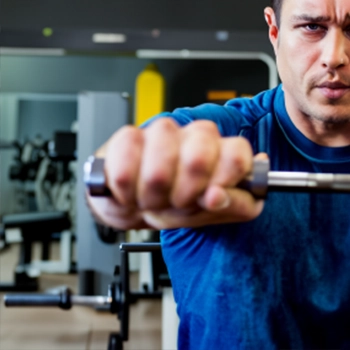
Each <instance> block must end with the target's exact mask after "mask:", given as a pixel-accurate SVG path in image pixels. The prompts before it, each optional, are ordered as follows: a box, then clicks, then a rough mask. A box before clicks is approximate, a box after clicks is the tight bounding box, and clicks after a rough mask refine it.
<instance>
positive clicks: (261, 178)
mask: <svg viewBox="0 0 350 350" xmlns="http://www.w3.org/2000/svg"><path fill="white" fill-rule="evenodd" d="M253 169H254V170H253V173H252V174H251V175H249V176H248V177H247V178H246V179H245V180H244V181H242V182H241V183H239V184H238V187H239V188H242V189H246V190H248V191H250V192H251V193H252V194H253V195H254V197H256V198H265V197H266V195H267V188H268V173H269V169H270V164H269V161H268V160H254V167H253ZM84 182H85V185H86V186H87V188H88V190H89V194H90V195H91V196H95V197H98V196H110V195H111V192H110V190H109V189H108V188H107V186H106V181H105V175H104V159H103V158H95V157H93V156H91V157H89V159H88V160H87V162H86V163H85V165H84Z"/></svg>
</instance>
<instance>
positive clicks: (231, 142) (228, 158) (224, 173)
mask: <svg viewBox="0 0 350 350" xmlns="http://www.w3.org/2000/svg"><path fill="white" fill-rule="evenodd" d="M252 165H253V151H252V148H251V145H250V143H249V142H248V141H247V140H246V139H245V138H243V137H229V138H222V139H221V140H220V159H219V162H218V163H217V166H216V169H215V171H214V174H213V176H212V178H211V181H210V184H211V185H214V184H215V185H219V186H222V187H234V186H236V185H237V183H239V182H240V181H241V180H242V179H243V178H244V177H245V176H246V175H247V174H249V173H250V172H251V171H252Z"/></svg>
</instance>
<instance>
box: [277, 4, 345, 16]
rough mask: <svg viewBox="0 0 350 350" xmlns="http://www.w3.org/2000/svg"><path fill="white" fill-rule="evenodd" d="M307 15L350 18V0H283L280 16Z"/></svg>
mask: <svg viewBox="0 0 350 350" xmlns="http://www.w3.org/2000/svg"><path fill="white" fill-rule="evenodd" d="M293 15H297V16H300V15H308V16H310V17H325V18H326V17H329V18H330V19H331V20H336V21H344V20H348V19H349V18H350V0H317V1H315V0H283V8H282V16H293Z"/></svg>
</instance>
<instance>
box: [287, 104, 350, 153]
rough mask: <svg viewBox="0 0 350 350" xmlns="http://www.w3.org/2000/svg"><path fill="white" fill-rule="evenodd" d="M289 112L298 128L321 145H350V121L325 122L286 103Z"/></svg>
mask: <svg viewBox="0 0 350 350" xmlns="http://www.w3.org/2000/svg"><path fill="white" fill-rule="evenodd" d="M286 107H287V112H288V114H289V116H290V118H291V120H292V122H293V124H294V125H295V126H296V128H297V129H298V130H299V131H300V132H301V133H302V134H303V135H304V136H306V137H307V138H308V139H309V140H311V141H313V142H315V143H316V144H318V145H320V146H326V147H344V146H349V145H350V122H344V123H339V122H329V123H327V122H325V121H322V120H319V119H317V118H315V117H313V116H310V115H306V114H303V113H302V112H301V111H299V110H294V109H293V107H292V106H288V103H286Z"/></svg>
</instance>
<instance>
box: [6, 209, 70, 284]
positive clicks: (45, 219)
mask: <svg viewBox="0 0 350 350" xmlns="http://www.w3.org/2000/svg"><path fill="white" fill-rule="evenodd" d="M2 225H3V227H4V230H5V232H6V229H10V228H17V229H20V231H21V237H22V242H21V246H20V254H19V262H18V265H17V267H16V269H15V273H14V283H12V284H5V283H1V284H0V291H37V290H38V288H39V284H38V278H37V277H38V274H36V275H35V274H33V273H32V272H31V269H32V270H33V269H37V270H39V271H43V270H44V268H42V267H44V266H45V264H50V263H52V262H50V261H48V260H49V253H50V241H52V235H53V234H54V233H62V232H63V231H65V230H68V229H69V228H70V227H71V222H70V220H69V217H68V214H67V213H66V212H63V211H51V212H31V213H20V214H10V215H4V216H3V218H2ZM62 235H64V233H62ZM64 237H65V241H66V246H67V242H68V239H69V242H68V245H69V252H66V254H65V255H66V260H67V254H69V256H68V258H69V263H70V254H71V252H70V245H71V244H70V243H71V234H70V232H69V234H66V235H65V236H64ZM62 238H63V237H62ZM67 238H68V239H67ZM33 242H41V243H42V251H41V259H42V261H40V262H38V263H36V264H35V263H32V244H33ZM61 244H62V241H61ZM65 265H66V264H65Z"/></svg>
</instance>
